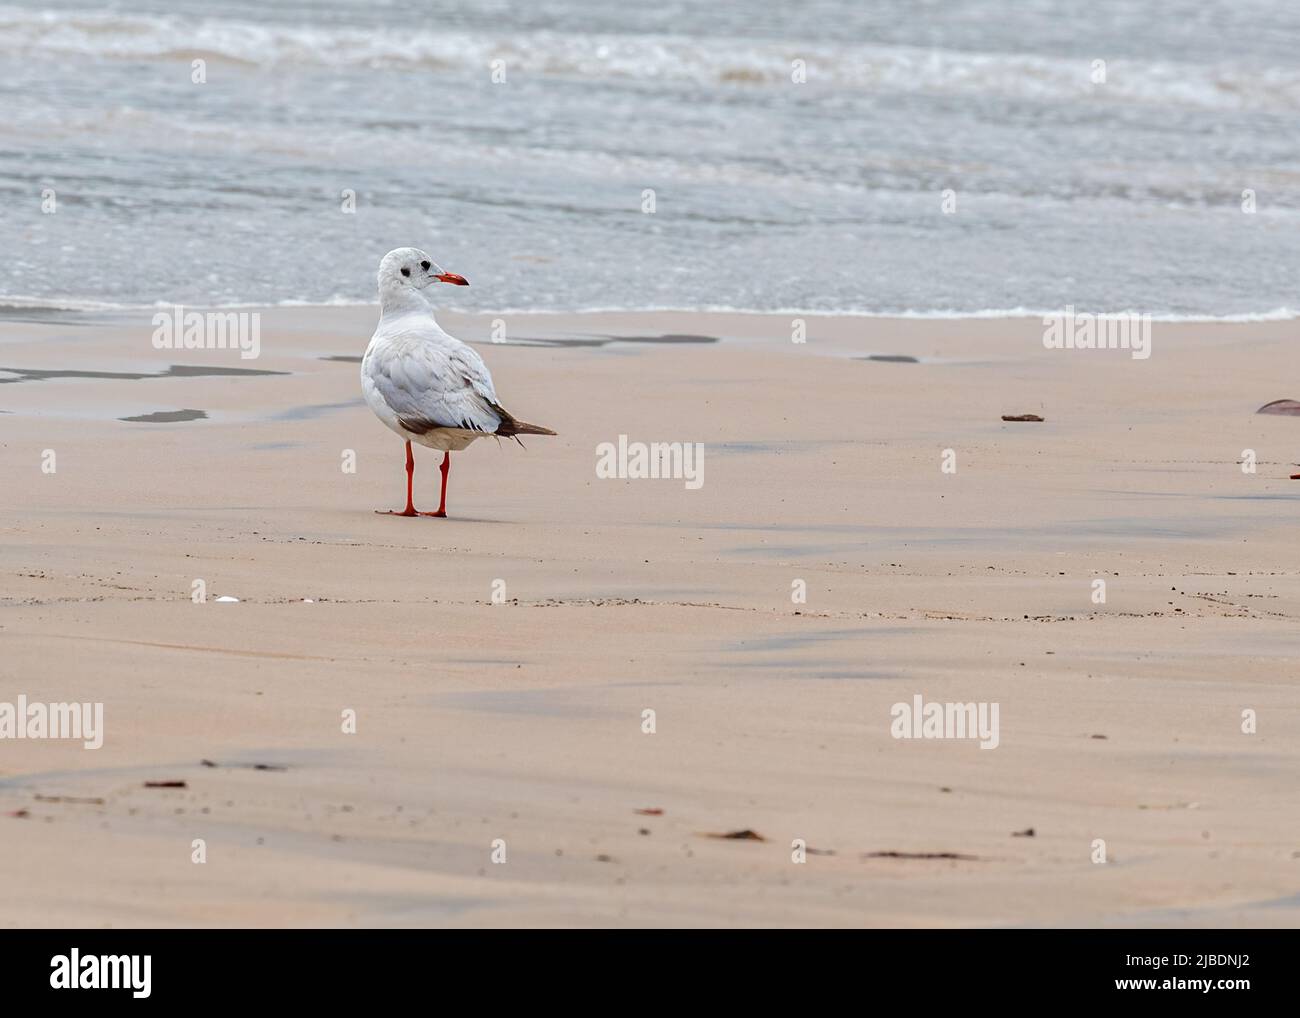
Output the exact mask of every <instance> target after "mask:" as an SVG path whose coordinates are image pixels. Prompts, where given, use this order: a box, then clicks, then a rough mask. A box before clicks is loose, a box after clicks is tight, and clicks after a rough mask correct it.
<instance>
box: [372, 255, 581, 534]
mask: <svg viewBox="0 0 1300 1018" xmlns="http://www.w3.org/2000/svg"><path fill="white" fill-rule="evenodd" d="M435 282H439V283H451V284H453V285H454V286H469V281H468V280H466V279H465V277H464V276H458V275H456V274H455V273H454V272H444V271H443V269H442V266H440V265H439V264H438V263H437V262H435V261H434V260H433V259H432V258H430V257H429V256H428V255H427V254H425V253H424V252H423V251H421V250H419V249H418V248H414V247H399V248H397V249H396V250H395V251H389V252H388V254H386V255H384V257H383V260H382V261H381V262H380V263H379V326H378V327H377V328H376V329H375V334H374V336H372V337H371V339H370V345H369V346H368V347H366V354H365V356H364V357H362V358H361V392H362V393H363V394H364V396H365V397H366V403H367V404H369V406H370V409H371V410H373V411H374V412H375V416H376V417H378V418H379V419H380V420H381V421H383V422H384V424H386V425H387V426H388V427H389V428H390V429H392V430H393V431H395V432H396V433H397V435H398V436H399V437H400V438H402V439H404V440H405V441H406V508H405V509H403V510H402V511H401V512H397V511H396V510H392V509H389V510H384V509H377V510H375V511H376V512H378V513H381V514H383V515H386V516H436V517H439V518H445V517H446V515H447V473H448V471H449V470H450V469H451V453H452V450H455V451H457V452H459V451H460V450H461V449H464V448H465V447H466V446H467V445H469V444H470V443H471V442H472V441H474V440H475V439H476V438H483V437H485V436H489V435H491V436H495V437H497V438H513V439H515V441H519V439H518V436H519V435H554V434H555V432H554V431H551V430H550V428H543V427H540V426H539V425H536V424H525V423H524V422H523V421H520V420H516V419H515V418H514V417H512V416H511V415H510V414H509V413H507V412H506V411H505V409H504V408H503V407H502V406H501V404H500V403H499V402H498V401H497V394H496V389H494V388H493V386H492V376H491V375H490V374H488V369H487V365H486V364H484V363H483V358H482V357H480V356H479V355H478V354H477V353H476V352H475V351H474V350H472V349H471V348H470V347H468V346H466V345H465V344H464V343H462V342H461V341H460V340H459V339H456V338H455V337H454V336H449V335H448V334H447V333H445V332H443V331H442V329H441V327H440V326H439V325H438V323H437V321H435V320H434V317H433V305H432V304H431V303H430V302H429V299H428V298H427V297H426V296H425V295H424V291H425V289H426V288H427V287H428V286H429V285H430V284H431V283H435ZM412 442H418V443H419V444H420V445H423V446H427V447H428V448H430V449H437V450H439V451H440V452H441V453H442V497H441V500H440V501H439V503H438V511H437V512H436V513H421V512H416V510H415V505H414V503H413V502H412V501H411V487H412V483H413V482H414V479H415V456H414V455H413V454H412V452H411V443H412ZM520 444H521V445H522V444H523V443H520Z"/></svg>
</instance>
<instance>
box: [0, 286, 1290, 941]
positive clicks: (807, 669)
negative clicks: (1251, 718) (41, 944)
mask: <svg viewBox="0 0 1300 1018" xmlns="http://www.w3.org/2000/svg"><path fill="white" fill-rule="evenodd" d="M375 314H376V313H375V310H374V309H373V308H349V309H337V308H329V309H324V308H321V309H305V308H304V309H277V310H270V311H267V312H265V314H264V317H263V323H262V344H263V356H262V357H261V359H259V360H256V361H247V360H240V359H239V358H238V357H237V356H235V355H234V354H232V353H229V352H222V351H203V352H199V351H177V352H174V353H168V352H165V351H164V352H161V353H160V352H159V351H156V350H154V349H153V348H152V347H151V345H150V342H149V337H150V333H151V327H150V325H149V323H148V320H147V316H141V317H140V318H138V319H124V320H116V319H111V318H101V319H95V318H94V317H93V316H92V317H90V318H85V317H84V316H71V315H66V316H65V315H57V314H56V315H50V316H36V317H35V318H33V319H32V320H28V321H24V320H19V319H14V318H10V319H7V320H6V321H5V322H4V323H3V324H0V366H3V367H4V368H5V369H14V368H21V369H45V370H48V369H58V370H90V371H107V372H136V373H145V374H155V373H158V372H163V371H165V370H166V369H167V366H168V365H169V364H179V365H182V366H185V367H193V366H195V365H215V366H219V367H223V368H232V367H233V368H241V369H247V368H253V369H256V370H263V371H280V372H288V374H279V375H265V376H248V377H239V376H214V377H205V376H197V377H183V376H182V377H175V376H172V377H157V378H153V377H150V378H143V379H122V378H38V377H31V376H26V377H24V378H23V380H19V381H13V382H12V383H10V384H3V383H6V382H9V379H11V378H14V377H20V376H15V375H12V374H10V373H7V372H6V373H0V411H8V413H6V414H0V478H3V487H2V489H0V534H2V535H3V537H2V539H0V700H8V701H13V700H15V698H16V697H17V695H18V694H20V693H22V694H26V695H27V696H28V698H29V699H30V700H44V701H92V702H93V701H100V702H103V704H104V711H105V728H106V735H105V742H104V746H103V748H101V749H99V750H93V751H92V750H86V749H83V748H81V747H80V745H79V744H74V743H70V742H66V741H30V740H23V741H2V742H0V867H2V868H3V870H4V872H5V873H6V874H7V880H6V887H5V892H4V894H3V895H0V923H3V924H8V925H16V926H32V925H65V924H67V925H87V926H104V925H112V926H136V925H227V924H228V925H317V924H323V925H357V926H380V925H382V926H387V925H464V926H490V925H502V924H522V925H569V924H598V925H634V924H635V925H677V924H685V925H823V924H826V925H907V926H912V925H916V926H920V925H925V926H929V925H1000V924H1028V925H1059V924H1067V925H1131V926H1148V925H1197V926H1200V925H1208V926H1218V925H1252V926H1274V925H1287V926H1290V925H1295V924H1296V923H1297V922H1298V921H1300V895H1297V893H1296V888H1297V885H1298V884H1300V810H1297V796H1298V795H1300V780H1297V779H1298V777H1300V738H1298V737H1300V706H1298V705H1297V696H1296V690H1297V683H1298V682H1300V672H1298V670H1297V640H1298V639H1300V634H1298V633H1297V627H1296V622H1297V618H1298V617H1300V582H1298V577H1300V553H1298V550H1297V549H1298V548H1300V542H1297V539H1296V532H1297V525H1296V515H1297V506H1298V505H1300V482H1298V481H1291V480H1288V479H1287V478H1288V475H1289V474H1291V473H1294V472H1296V471H1297V468H1296V467H1295V466H1294V465H1293V464H1294V463H1295V461H1296V460H1297V459H1300V420H1298V419H1295V418H1286V417H1266V416H1257V415H1255V414H1254V410H1255V409H1256V408H1257V407H1259V406H1260V405H1262V404H1263V403H1266V402H1268V401H1269V400H1273V399H1278V398H1283V397H1292V398H1300V346H1298V345H1297V341H1298V340H1300V335H1298V333H1300V325H1298V324H1297V323H1296V322H1280V323H1259V324H1249V325H1195V324H1182V325H1162V324H1160V323H1156V325H1155V327H1154V352H1153V355H1152V357H1151V359H1150V360H1148V361H1145V362H1143V361H1134V360H1133V359H1131V358H1130V357H1129V356H1128V354H1127V353H1125V352H1123V351H1048V350H1045V349H1044V348H1043V345H1042V342H1041V337H1042V333H1043V326H1042V324H1041V323H1040V322H1039V321H1037V320H1002V321H909V320H885V319H852V318H838V319H833V318H810V319H808V342H807V343H806V344H804V345H796V344H793V343H791V342H790V319H789V317H781V316H770V317H764V316H743V315H724V314H676V313H673V314H669V313H663V314H638V315H581V316H569V317H563V316H533V317H526V316H507V318H506V321H507V324H508V335H509V336H510V337H512V342H511V343H510V344H507V345H493V344H491V343H488V342H486V341H484V342H482V344H481V345H480V346H479V349H480V351H481V352H483V354H484V355H485V357H486V359H487V360H488V363H489V365H490V367H491V369H492V371H493V373H494V375H495V378H496V382H497V388H498V391H499V392H500V393H501V395H502V398H503V400H504V402H505V404H506V405H507V406H508V407H509V408H510V409H511V410H513V411H514V412H515V413H516V414H517V415H519V416H520V417H522V418H524V419H525V420H530V421H536V422H538V423H541V424H545V425H549V426H551V427H553V428H554V429H555V430H557V431H558V432H559V433H560V436H559V437H558V438H554V439H543V438H537V439H531V440H527V442H528V448H527V449H526V450H524V449H520V448H518V447H517V446H514V445H507V444H504V443H503V444H502V445H501V446H500V447H499V448H498V447H497V446H496V443H494V442H490V441H487V442H480V443H477V444H476V445H475V446H473V447H471V448H470V449H469V450H468V451H466V452H465V453H461V454H455V455H453V462H452V472H451V486H450V495H449V508H450V511H451V513H452V518H451V519H449V520H433V519H416V520H409V519H399V518H393V517H384V516H377V515H374V514H373V512H372V510H373V509H375V508H398V507H400V505H401V501H402V497H403V494H404V481H405V478H404V474H403V470H402V456H403V454H402V448H401V444H400V442H399V441H398V440H397V439H396V437H395V436H394V435H392V434H391V433H389V432H388V431H387V430H385V429H384V428H383V427H382V426H381V425H380V424H379V423H378V422H377V421H376V420H375V419H374V418H373V417H372V416H371V414H370V412H369V410H368V409H367V408H366V407H365V406H364V405H363V404H362V403H361V401H360V394H359V387H358V381H357V372H358V369H357V365H356V364H355V363H353V362H350V361H347V360H339V359H337V358H341V357H353V358H355V357H358V356H359V355H360V354H361V352H362V350H363V349H364V347H365V344H366V341H367V339H368V337H369V335H370V332H371V331H372V328H373V324H374V320H375ZM490 323H491V319H490V317H484V318H466V317H456V316H446V317H445V319H444V324H445V325H447V326H448V328H449V329H450V330H451V331H453V332H454V333H457V334H459V335H461V336H462V337H464V338H466V339H471V340H474V339H478V340H485V339H486V337H487V336H488V334H489V330H490V327H491V326H490ZM674 334H677V335H680V334H686V335H693V336H703V337H716V338H717V340H718V341H717V342H636V341H618V342H605V341H604V340H603V339H602V338H601V337H607V336H623V337H633V338H635V337H643V338H644V337H652V338H653V337H661V336H665V335H674ZM515 337H517V339H515ZM526 337H527V338H533V339H550V340H557V339H585V340H588V341H589V342H587V343H582V344H567V343H536V344H532V345H526V344H523V340H524V338H526ZM516 343H519V344H521V345H516ZM872 354H879V355H900V354H901V355H910V356H915V357H918V358H920V361H919V362H917V363H898V362H894V363H889V362H878V361H877V362H873V361H870V360H864V359H863V358H864V357H867V356H868V355H872ZM330 358H335V359H330ZM186 409H189V410H203V411H205V412H206V414H207V416H206V418H203V419H199V420H192V421H183V422H177V423H153V424H151V423H140V422H123V421H120V420H118V418H123V417H130V416H139V415H142V414H148V413H152V412H158V411H165V412H166V411H176V410H186ZM1021 413H1036V414H1040V415H1041V416H1043V417H1045V418H1046V420H1045V422H1043V423H1002V422H1001V421H1000V419H999V418H1000V416H1001V415H1003V414H1021ZM620 434H625V435H627V436H628V437H629V439H631V440H633V441H646V442H650V441H691V442H694V441H699V442H703V443H705V483H704V486H703V487H702V488H701V489H699V490H696V491H691V490H687V489H686V487H685V485H684V484H683V482H682V481H680V480H600V479H597V477H596V473H595V462H596V451H595V450H596V446H597V445H598V443H601V442H606V441H611V442H613V441H617V439H618V436H619V435H620ZM47 449H50V450H54V451H55V454H56V457H57V459H56V465H57V469H56V472H55V473H52V474H50V473H45V472H43V471H42V469H41V464H42V456H43V453H44V450H47ZM349 449H350V450H355V453H356V461H357V469H356V472H355V473H354V474H349V473H345V472H343V470H342V469H341V463H342V461H343V456H344V451H345V450H349ZM945 449H953V450H954V451H955V453H956V457H957V471H956V473H955V474H945V473H943V472H942V471H941V469H940V466H941V457H942V453H943V450H945ZM1245 449H1253V450H1255V451H1256V454H1257V456H1258V469H1257V472H1255V473H1254V474H1248V473H1244V472H1243V470H1242V469H1241V467H1240V466H1239V465H1238V461H1239V460H1240V459H1241V456H1242V451H1243V450H1245ZM417 460H418V467H417V474H416V490H417V504H418V505H420V507H421V508H424V509H432V508H435V507H436V501H437V498H436V482H437V476H438V475H437V470H436V464H437V458H436V457H435V456H434V455H433V454H432V453H429V452H428V451H427V450H417ZM1099 577H1100V578H1104V579H1105V580H1106V583H1107V599H1106V603H1105V604H1095V603H1093V600H1092V592H1093V587H1092V581H1093V580H1094V578H1099ZM200 578H201V579H203V580H204V581H205V582H206V585H207V593H208V601H207V603H204V604H195V603H193V602H192V600H191V596H190V595H191V585H192V583H193V582H194V580H195V579H200ZM497 580H501V581H504V584H505V595H506V597H507V598H508V600H507V602H506V603H505V604H493V603H492V593H493V589H494V581H497ZM795 580H803V581H805V582H806V585H807V602H806V604H795V603H792V599H791V590H792V583H793V582H794V581H795ZM222 595H229V596H234V597H237V598H239V599H240V600H239V603H237V604H229V603H216V602H215V598H216V597H218V596H222ZM305 599H311V602H312V603H306V602H305ZM916 694H922V695H923V696H924V697H925V698H926V700H927V701H930V700H933V701H960V702H979V701H985V702H996V703H997V704H999V707H1000V745H999V746H998V747H997V748H996V749H994V750H981V749H980V748H979V747H978V746H977V745H976V744H975V743H973V742H971V741H968V740H966V741H961V740H953V741H934V740H929V741H927V740H896V739H894V738H892V737H891V735H890V709H891V706H892V705H893V704H894V703H896V702H899V701H910V700H911V699H912V697H913V696H914V695H916ZM646 709H652V710H654V711H655V712H656V715H655V720H656V731H655V733H654V734H643V732H642V712H643V711H644V710H646ZM1246 709H1251V710H1254V711H1255V712H1257V717H1258V732H1257V733H1256V734H1243V732H1242V712H1243V710H1246ZM345 710H354V711H356V714H357V731H356V733H355V734H345V733H344V732H343V731H342V730H341V728H342V723H341V717H342V712H343V711H345ZM203 760H208V761H212V762H215V763H217V764H219V765H220V766H218V767H210V766H204V765H203V764H202V763H201V761H203ZM253 764H271V765H275V766H277V767H283V768H284V769H283V770H260V769H254V768H253V767H251V766H250V765H253ZM160 780H179V781H184V782H186V783H187V787H185V788H183V789H158V788H146V787H144V783H145V782H146V781H160ZM60 796H61V797H77V798H79V799H87V800H92V801H66V800H65V801H52V797H60ZM98 800H102V802H101V801H98ZM638 809H655V810H662V811H663V812H662V814H661V815H639V814H638V813H637V812H636V811H637V810H638ZM24 811H25V815H23V813H24ZM12 814H19V815H12ZM1029 828H1032V829H1033V831H1034V835H1033V836H1032V837H1029V836H1014V835H1013V832H1020V831H1025V830H1026V829H1029ZM744 829H750V830H753V831H756V832H758V833H759V834H760V835H762V836H763V837H764V838H765V839H766V840H765V841H763V842H759V841H754V840H724V839H717V838H710V837H708V836H707V835H708V834H709V833H724V832H728V831H737V830H744ZM195 839H203V840H204V842H205V845H206V862H205V863H203V864H201V865H200V864H196V863H194V862H193V861H192V853H193V851H194V849H193V848H192V845H193V842H194V840H195ZM495 839H503V840H504V841H505V843H506V853H507V854H506V859H507V861H506V863H505V864H504V865H499V864H495V863H493V862H492V859H491V854H492V843H493V841H494V840H495ZM794 839H804V841H805V842H806V843H807V845H808V846H809V847H810V849H813V850H817V853H816V854H810V855H808V857H807V862H806V863H804V864H797V863H794V862H792V859H791V854H792V848H791V846H792V842H793V841H794ZM1094 839H1104V841H1105V845H1106V851H1107V858H1108V861H1107V862H1106V864H1104V865H1100V864H1096V863H1094V862H1093V861H1092V856H1093V852H1094V848H1093V845H1094ZM888 852H900V853H955V854H957V855H961V856H971V857H974V858H972V859H956V860H953V859H912V858H895V857H873V856H871V855H870V853H888ZM832 853H833V854H832Z"/></svg>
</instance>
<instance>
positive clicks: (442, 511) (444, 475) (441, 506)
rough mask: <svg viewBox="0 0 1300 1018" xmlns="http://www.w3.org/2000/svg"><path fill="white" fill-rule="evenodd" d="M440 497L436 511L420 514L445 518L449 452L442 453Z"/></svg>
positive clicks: (449, 466)
mask: <svg viewBox="0 0 1300 1018" xmlns="http://www.w3.org/2000/svg"><path fill="white" fill-rule="evenodd" d="M439 469H441V470H442V497H441V498H440V499H439V500H438V511H437V512H436V513H421V514H420V515H421V516H437V517H439V518H440V519H445V518H446V516H447V474H449V473H450V472H451V453H449V452H444V453H443V454H442V466H441V467H440V468H439Z"/></svg>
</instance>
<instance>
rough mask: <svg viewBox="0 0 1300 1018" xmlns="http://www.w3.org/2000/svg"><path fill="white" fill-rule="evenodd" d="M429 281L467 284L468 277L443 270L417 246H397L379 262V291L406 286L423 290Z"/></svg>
mask: <svg viewBox="0 0 1300 1018" xmlns="http://www.w3.org/2000/svg"><path fill="white" fill-rule="evenodd" d="M430 283H452V284H453V285H455V286H469V280H468V279H466V278H465V277H464V276H458V275H456V273H454V272H444V271H443V268H442V266H441V265H439V264H438V263H437V262H435V261H434V260H433V259H432V258H430V257H429V256H428V255H427V254H425V253H424V252H423V251H421V250H420V249H419V248H418V247H399V248H397V250H395V251H389V252H388V254H386V255H384V260H383V261H381V262H380V263H379V289H380V292H383V291H386V290H387V291H392V290H401V289H405V288H407V287H411V288H414V289H416V290H423V289H424V288H425V287H426V286H428V285H429V284H430Z"/></svg>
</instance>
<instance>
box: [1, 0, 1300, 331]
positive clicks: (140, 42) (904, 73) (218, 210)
mask: <svg viewBox="0 0 1300 1018" xmlns="http://www.w3.org/2000/svg"><path fill="white" fill-rule="evenodd" d="M195 59H202V60H204V61H205V62H206V81H205V82H203V83H195V82H194V81H193V80H192V61H193V60H195ZM494 61H499V62H500V63H498V64H496V66H497V68H498V69H503V70H504V78H505V80H504V81H494V80H493V66H494ZM795 61H803V66H804V67H805V68H806V81H803V82H796V81H794V80H793V77H794V71H795V64H794V62H795ZM1095 61H1104V62H1105V65H1104V71H1105V81H1104V82H1098V81H1095V80H1094V78H1095V77H1096V75H1097V68H1098V65H1096V64H1094V62H1095ZM498 76H499V74H498ZM0 102H2V104H3V109H4V111H5V115H4V117H3V118H0V198H2V201H0V217H2V220H0V304H8V305H23V306H26V305H37V306H71V307H80V306H89V307H95V306H98V305H126V306H134V305H150V304H154V303H158V302H164V303H171V302H180V303H189V304H198V303H207V304H240V303H273V304H274V303H294V302H308V303H317V302H331V301H332V302H353V301H357V302H365V301H370V300H373V299H374V272H375V267H376V265H377V263H378V260H379V258H380V257H381V256H382V255H383V254H384V252H385V251H387V250H389V249H390V248H393V247H398V246H404V245H414V246H418V247H422V248H424V249H426V250H427V251H429V252H430V253H431V254H432V255H433V256H434V258H435V259H437V260H438V261H439V262H441V263H442V264H443V266H444V267H445V268H447V269H449V270H451V271H455V272H458V273H461V274H462V275H464V276H466V277H468V278H469V280H470V282H471V286H470V287H469V288H468V289H464V288H457V289H456V290H455V291H454V292H450V291H451V289H452V288H447V290H448V291H449V292H447V293H445V294H440V296H442V297H443V298H444V299H445V300H446V302H447V306H449V307H456V308H459V309H463V310H471V311H473V310H502V309H550V310H574V309H584V308H629V309H637V308H663V307H671V308H717V307H727V308H746V309H757V310H778V309H801V310H807V311H826V312H834V311H865V312H879V313H894V312H912V313H921V314H945V313H970V312H985V313H998V312H1001V311H1006V310H1010V309H1025V308H1028V309H1054V308H1060V307H1062V306H1064V305H1066V304H1072V305H1074V306H1075V307H1077V308H1080V309H1081V310H1094V311H1118V310H1128V309H1132V310H1137V311H1142V312H1149V313H1152V314H1157V315H1172V316H1193V317H1200V316H1209V317H1218V316H1240V315H1257V314H1268V313H1272V314H1275V315H1280V314H1285V313H1286V312H1285V311H1279V309H1288V308H1291V309H1295V308H1300V293H1298V289H1300V4H1297V3H1295V2H1294V0H1276V2H1272V0H1269V2H1265V0H1150V2H1133V0H1087V2H1084V0H1079V2H1068V0H984V2H976V0H942V2H939V0H876V2H871V0H863V2H851V0H811V2H805V3H789V4H779V3H778V4H774V3H770V2H766V0H734V2H726V0H722V2H715V3H704V2H686V0H656V2H655V3H653V4H629V3H611V2H608V0H558V2H546V3H544V2H533V3H507V2H491V0H490V2H478V0H459V2H441V0H440V2H433V3H414V2H410V0H404V2H401V3H398V2H393V0H365V2H362V0H315V2H311V3H306V2H301V0H299V2H292V0H290V2H285V3H265V2H252V0H211V2H204V0H139V2H134V3H130V4H124V3H116V2H107V3H99V4H96V5H91V4H89V3H84V2H83V3H81V4H74V3H66V2H62V0H53V2H50V0H45V2H41V3H31V4H17V5H14V4H8V5H3V6H0ZM45 189H52V190H53V192H54V195H55V201H56V205H55V209H56V211H55V212H54V213H53V214H48V213H46V212H44V211H43V210H42V193H43V191H44V190H45ZM648 189H649V190H652V191H653V193H654V211H653V213H651V214H648V213H647V212H645V211H644V208H645V193H646V191H647V190H648ZM948 190H950V191H951V192H953V199H954V200H955V211H951V212H948V211H945V207H944V204H945V203H944V192H945V191H948ZM1246 191H1251V192H1253V194H1254V208H1255V211H1254V212H1253V213H1248V212H1246V211H1243V200H1244V199H1243V192H1246ZM345 192H353V193H355V196H356V198H355V211H354V212H351V213H349V212H346V211H344V206H345ZM951 207H952V206H951V205H950V208H951Z"/></svg>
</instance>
